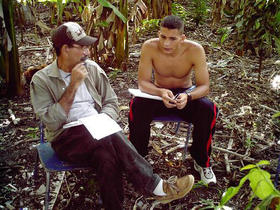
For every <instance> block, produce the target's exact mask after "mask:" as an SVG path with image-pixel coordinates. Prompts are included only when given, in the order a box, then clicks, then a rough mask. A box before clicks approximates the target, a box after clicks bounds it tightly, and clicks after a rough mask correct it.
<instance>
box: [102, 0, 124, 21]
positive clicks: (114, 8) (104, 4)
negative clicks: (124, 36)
mask: <svg viewBox="0 0 280 210" xmlns="http://www.w3.org/2000/svg"><path fill="white" fill-rule="evenodd" d="M98 2H99V3H100V4H101V5H102V6H103V7H109V8H111V9H112V10H113V11H114V13H115V14H116V15H117V16H118V17H119V18H120V19H121V20H122V21H123V22H124V23H126V21H127V20H126V18H125V16H123V14H122V13H121V12H120V11H119V10H118V9H117V8H116V7H115V6H114V5H112V4H111V3H110V2H108V1H106V0H98Z"/></svg>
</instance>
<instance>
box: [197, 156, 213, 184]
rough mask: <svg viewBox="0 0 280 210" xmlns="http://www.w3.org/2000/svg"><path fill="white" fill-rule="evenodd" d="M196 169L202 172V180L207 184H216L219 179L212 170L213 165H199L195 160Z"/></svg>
mask: <svg viewBox="0 0 280 210" xmlns="http://www.w3.org/2000/svg"><path fill="white" fill-rule="evenodd" d="M194 169H195V170H196V171H197V172H198V173H199V174H200V177H201V180H202V181H203V182H204V183H205V184H208V185H209V184H216V183H217V179H216V176H215V174H214V172H213V170H212V168H211V167H208V168H206V167H205V168H202V167H201V166H200V165H198V164H197V163H196V162H195V160H194Z"/></svg>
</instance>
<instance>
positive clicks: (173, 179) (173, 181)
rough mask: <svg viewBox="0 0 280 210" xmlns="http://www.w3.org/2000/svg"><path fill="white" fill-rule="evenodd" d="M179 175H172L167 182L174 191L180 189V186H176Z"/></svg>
mask: <svg viewBox="0 0 280 210" xmlns="http://www.w3.org/2000/svg"><path fill="white" fill-rule="evenodd" d="M177 179H178V177H177V176H171V177H169V179H168V180H166V182H167V183H168V186H169V187H170V188H171V190H172V191H178V190H179V189H178V187H177V186H176V182H177Z"/></svg>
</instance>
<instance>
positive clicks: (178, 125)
mask: <svg viewBox="0 0 280 210" xmlns="http://www.w3.org/2000/svg"><path fill="white" fill-rule="evenodd" d="M179 128H180V122H178V123H177V125H176V128H175V134H177V133H178V130H179Z"/></svg>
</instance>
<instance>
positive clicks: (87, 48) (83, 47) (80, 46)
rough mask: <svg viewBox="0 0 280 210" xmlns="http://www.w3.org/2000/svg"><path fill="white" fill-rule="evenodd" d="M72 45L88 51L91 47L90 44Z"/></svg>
mask: <svg viewBox="0 0 280 210" xmlns="http://www.w3.org/2000/svg"><path fill="white" fill-rule="evenodd" d="M71 47H73V48H77V49H80V50H83V51H87V50H89V48H90V47H89V46H82V45H72V46H71Z"/></svg>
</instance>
